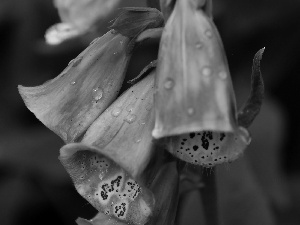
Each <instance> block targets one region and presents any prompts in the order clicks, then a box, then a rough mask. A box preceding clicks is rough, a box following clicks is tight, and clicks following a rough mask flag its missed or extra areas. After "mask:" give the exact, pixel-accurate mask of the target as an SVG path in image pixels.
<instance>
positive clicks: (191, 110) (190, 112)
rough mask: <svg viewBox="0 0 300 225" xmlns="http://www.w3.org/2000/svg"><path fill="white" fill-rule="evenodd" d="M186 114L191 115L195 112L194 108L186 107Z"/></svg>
mask: <svg viewBox="0 0 300 225" xmlns="http://www.w3.org/2000/svg"><path fill="white" fill-rule="evenodd" d="M187 111H188V114H189V115H193V114H194V113H195V110H194V109H193V108H188V110H187Z"/></svg>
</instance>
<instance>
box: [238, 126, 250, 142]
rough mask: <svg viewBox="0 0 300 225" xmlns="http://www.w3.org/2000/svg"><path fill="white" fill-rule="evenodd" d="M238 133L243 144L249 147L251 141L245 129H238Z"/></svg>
mask: <svg viewBox="0 0 300 225" xmlns="http://www.w3.org/2000/svg"><path fill="white" fill-rule="evenodd" d="M239 132H240V134H239V135H240V137H241V139H242V140H243V141H244V142H245V144H246V145H249V144H250V143H251V141H252V139H251V136H250V134H249V132H248V131H247V129H245V128H244V127H239Z"/></svg>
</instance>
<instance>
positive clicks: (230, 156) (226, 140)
mask: <svg viewBox="0 0 300 225" xmlns="http://www.w3.org/2000/svg"><path fill="white" fill-rule="evenodd" d="M250 142H251V138H250V135H249V133H248V131H247V130H246V129H245V128H243V127H239V128H237V129H236V130H235V131H234V132H233V133H232V132H227V133H226V132H212V131H202V132H195V133H190V134H184V135H180V136H175V137H171V138H169V140H168V142H167V143H168V147H167V149H168V150H169V152H170V153H172V154H173V155H175V156H176V157H177V158H179V159H181V160H183V161H186V162H188V163H191V164H196V165H201V166H204V167H213V166H215V165H218V164H222V163H225V162H232V161H234V160H236V159H237V158H238V157H239V156H241V155H242V154H243V152H244V150H245V149H246V147H247V146H248V145H249V144H250Z"/></svg>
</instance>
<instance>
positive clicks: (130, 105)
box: [126, 104, 134, 112]
mask: <svg viewBox="0 0 300 225" xmlns="http://www.w3.org/2000/svg"><path fill="white" fill-rule="evenodd" d="M133 108H134V107H133V105H132V104H129V105H128V106H127V107H126V110H127V111H128V112H132V111H133Z"/></svg>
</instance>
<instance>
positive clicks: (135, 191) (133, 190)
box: [59, 143, 154, 225]
mask: <svg viewBox="0 0 300 225" xmlns="http://www.w3.org/2000/svg"><path fill="white" fill-rule="evenodd" d="M59 159H60V161H61V163H62V164H63V166H64V167H65V169H66V170H67V172H68V173H69V174H70V176H71V178H72V180H73V182H74V185H75V188H76V189H77V191H78V193H79V194H80V195H82V196H83V197H84V198H85V199H86V200H87V201H89V202H90V203H91V204H92V205H93V206H94V207H95V208H96V209H97V210H99V211H100V212H102V213H104V214H106V215H108V216H111V217H114V218H116V219H118V220H120V221H122V222H126V223H131V224H135V225H139V224H145V223H146V222H147V221H148V220H149V218H150V216H151V214H152V211H153V206H154V197H153V194H152V192H151V191H149V190H148V189H147V188H146V187H145V186H144V185H143V183H142V182H139V181H138V180H136V179H133V178H132V176H130V175H129V174H128V173H127V172H126V171H125V170H124V169H123V168H122V167H120V166H119V165H118V164H117V163H116V162H115V161H114V160H113V159H111V158H110V157H108V156H107V155H106V154H101V149H98V148H96V147H93V146H91V145H84V144H80V143H71V144H67V145H65V146H63V147H62V148H61V149H60V156H59Z"/></svg>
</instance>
